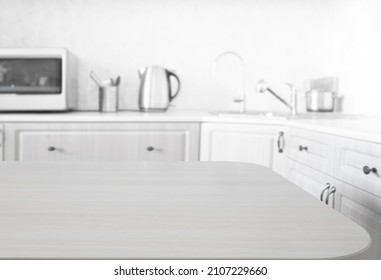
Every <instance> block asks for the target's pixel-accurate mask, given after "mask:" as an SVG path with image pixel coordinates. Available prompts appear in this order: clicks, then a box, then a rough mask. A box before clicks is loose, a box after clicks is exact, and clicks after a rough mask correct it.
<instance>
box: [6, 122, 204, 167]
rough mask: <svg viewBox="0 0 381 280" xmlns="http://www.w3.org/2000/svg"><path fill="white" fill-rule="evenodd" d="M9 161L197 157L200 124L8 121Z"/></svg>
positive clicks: (196, 158)
mask: <svg viewBox="0 0 381 280" xmlns="http://www.w3.org/2000/svg"><path fill="white" fill-rule="evenodd" d="M5 131H6V149H5V159H6V160H19V161H54V160H74V161H75V160H84V161H103V160H105V161H107V160H111V161H119V160H120V161H152V160H160V161H166V160H169V161H171V160H182V161H183V160H185V161H186V160H198V141H199V125H198V124H191V123H186V124H181V123H80V124H73V123H17V124H6V128H5Z"/></svg>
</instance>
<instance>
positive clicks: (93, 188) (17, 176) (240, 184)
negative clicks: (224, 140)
mask: <svg viewBox="0 0 381 280" xmlns="http://www.w3.org/2000/svg"><path fill="white" fill-rule="evenodd" d="M370 242H371V241H370V237H369V235H368V233H367V232H366V231H365V230H364V229H363V228H362V227H360V226H359V225H357V224H355V223H354V222H352V221H350V220H349V219H347V218H346V217H344V216H342V215H341V214H340V213H338V212H336V211H335V210H333V209H331V208H329V207H327V206H326V205H325V204H323V203H321V202H319V201H318V200H316V199H315V198H313V197H312V196H310V195H309V194H307V193H306V192H304V191H303V190H301V189H300V188H298V187H296V186H295V185H293V184H292V183H290V182H288V181H287V180H286V179H284V178H283V177H281V176H279V175H277V174H276V173H275V172H273V171H272V170H270V169H268V168H266V167H262V166H258V165H253V164H245V163H223V162H156V163H155V162H140V163H121V162H103V163H101V162H93V163H90V162H77V163H75V162H50V163H47V162H39V163H38V162H3V163H0V259H332V258H333V259H335V258H338V259H343V258H355V257H356V255H357V254H359V253H361V252H363V251H364V250H366V248H367V247H368V246H369V244H370Z"/></svg>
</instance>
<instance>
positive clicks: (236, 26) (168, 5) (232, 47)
mask: <svg viewBox="0 0 381 280" xmlns="http://www.w3.org/2000/svg"><path fill="white" fill-rule="evenodd" d="M0 7H1V9H0V34H2V35H1V37H0V47H11V48H14V47H65V48H67V49H68V50H70V51H71V52H72V53H73V54H74V55H75V56H76V57H77V60H78V104H77V105H76V108H77V109H79V110H93V109H94V110H95V109H97V106H98V100H97V98H96V96H97V86H96V85H95V84H94V83H93V81H92V80H91V79H90V78H89V72H90V71H91V70H94V71H95V72H97V73H98V74H99V75H100V76H117V75H121V76H122V84H121V87H120V107H121V108H122V109H123V108H124V109H137V98H138V87H139V78H138V74H137V70H138V68H140V67H144V66H148V65H161V66H164V67H166V68H169V69H173V70H175V71H176V73H177V74H178V75H179V76H180V78H181V81H182V91H181V93H180V94H179V97H178V98H177V99H175V100H174V102H173V105H174V108H175V109H176V110H183V109H184V110H185V109H187V110H188V109H192V110H193V109H200V110H213V109H235V108H236V107H234V106H237V104H234V103H233V102H232V98H233V96H234V95H236V94H235V93H234V92H235V91H239V90H240V87H241V86H242V84H241V72H240V71H241V65H239V63H237V60H234V59H233V58H232V57H230V58H229V57H226V59H225V58H224V59H221V60H220V61H219V62H218V65H217V66H218V69H217V70H218V71H216V75H214V76H213V75H212V71H211V70H212V65H213V61H214V60H215V58H216V57H217V56H218V55H219V54H220V53H222V52H224V51H235V52H237V53H239V54H240V55H241V56H242V57H243V59H244V62H245V65H244V71H243V75H244V78H245V84H244V88H245V93H246V98H247V102H246V106H247V108H248V109H249V110H261V111H262V110H276V111H283V110H287V108H286V109H285V107H284V105H283V104H281V103H280V102H278V101H277V100H275V99H274V98H273V97H272V96H271V95H269V94H263V95H261V94H258V93H256V92H255V84H256V82H257V81H258V80H260V79H265V80H267V81H268V82H269V83H272V87H274V88H276V89H277V90H278V91H280V92H281V91H283V90H284V91H285V93H284V94H285V96H288V95H287V94H288V89H287V88H284V86H283V85H282V84H281V81H288V82H291V83H294V84H296V85H297V87H298V90H299V92H303V90H304V81H305V80H308V79H313V78H318V77H324V76H338V77H339V93H340V94H343V95H345V100H344V112H346V113H355V114H364V113H366V114H373V115H380V114H381V113H380V110H379V104H380V102H375V101H377V100H378V101H379V100H380V97H379V96H380V86H379V82H378V81H379V79H380V77H379V76H380V75H381V55H380V50H381V33H380V31H379V28H380V26H381V17H380V16H379V15H380V14H381V1H378V0H362V1H361V0H320V1H316V0H234V1H232V0H192V1H189V0H160V1H158V0H113V1H106V0H91V1H90V0H67V1H62V0H12V1H10V0H0ZM172 110H173V109H172Z"/></svg>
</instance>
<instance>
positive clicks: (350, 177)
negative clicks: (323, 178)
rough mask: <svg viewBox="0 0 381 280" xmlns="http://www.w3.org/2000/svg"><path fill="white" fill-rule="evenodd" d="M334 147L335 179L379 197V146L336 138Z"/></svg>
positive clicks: (380, 163)
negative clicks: (374, 170)
mask: <svg viewBox="0 0 381 280" xmlns="http://www.w3.org/2000/svg"><path fill="white" fill-rule="evenodd" d="M335 146H336V149H335V160H336V161H335V165H334V175H335V177H336V178H338V179H340V180H342V181H344V182H346V183H348V184H351V185H353V186H355V187H357V188H360V189H362V190H364V191H367V192H369V193H371V194H374V195H377V196H379V197H381V144H376V143H371V142H366V141H359V140H352V139H346V138H337V139H336V144H335ZM367 168H369V169H372V168H375V169H376V170H377V172H373V171H370V170H369V169H368V171H370V172H367V170H366V169H367ZM366 173H368V174H366Z"/></svg>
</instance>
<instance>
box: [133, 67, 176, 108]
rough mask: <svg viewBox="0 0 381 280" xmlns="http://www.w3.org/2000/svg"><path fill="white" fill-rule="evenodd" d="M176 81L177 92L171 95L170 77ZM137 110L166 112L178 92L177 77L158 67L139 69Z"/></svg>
mask: <svg viewBox="0 0 381 280" xmlns="http://www.w3.org/2000/svg"><path fill="white" fill-rule="evenodd" d="M171 76H172V77H174V78H175V79H176V80H177V90H176V92H175V93H174V94H173V93H172V86H171V80H170V77H171ZM139 77H140V89H139V108H140V110H141V111H166V110H167V109H168V107H169V104H170V102H171V101H172V100H173V99H174V98H175V97H176V96H177V94H178V93H179V91H180V79H179V77H178V76H177V75H176V74H175V73H173V72H171V71H169V70H167V69H165V68H163V67H160V66H150V67H146V68H141V69H139Z"/></svg>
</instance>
